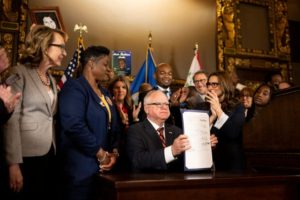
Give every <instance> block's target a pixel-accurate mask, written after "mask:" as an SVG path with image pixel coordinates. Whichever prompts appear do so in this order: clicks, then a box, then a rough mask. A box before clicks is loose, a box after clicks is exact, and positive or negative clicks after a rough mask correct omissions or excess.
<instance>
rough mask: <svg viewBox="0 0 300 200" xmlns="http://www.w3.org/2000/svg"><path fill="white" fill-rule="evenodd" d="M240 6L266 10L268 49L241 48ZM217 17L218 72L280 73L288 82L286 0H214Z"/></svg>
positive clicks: (288, 57) (289, 67)
mask: <svg viewBox="0 0 300 200" xmlns="http://www.w3.org/2000/svg"><path fill="white" fill-rule="evenodd" d="M241 4H243V6H246V7H247V5H249V9H250V8H251V7H250V6H260V7H263V8H265V9H266V11H267V21H268V34H269V41H268V42H269V48H268V49H267V50H266V49H249V48H245V47H243V45H242V41H243V35H242V27H243V26H242V23H244V22H243V21H241V10H240V9H241V7H240V5H241ZM216 14H217V70H219V71H228V72H229V73H231V72H233V71H234V70H235V69H236V68H244V69H245V68H248V69H250V70H251V69H265V70H276V71H278V70H280V71H281V72H282V74H283V76H284V77H285V78H286V79H287V80H292V77H291V70H292V66H291V63H290V45H289V43H290V36H289V31H288V18H287V0H216ZM254 17H255V16H254ZM257 31H259V30H257ZM257 61H258V62H257Z"/></svg>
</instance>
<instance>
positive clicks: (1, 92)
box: [0, 85, 21, 113]
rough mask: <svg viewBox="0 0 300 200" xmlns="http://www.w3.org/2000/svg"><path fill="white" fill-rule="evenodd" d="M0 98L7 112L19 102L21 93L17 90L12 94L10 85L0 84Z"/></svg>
mask: <svg viewBox="0 0 300 200" xmlns="http://www.w3.org/2000/svg"><path fill="white" fill-rule="evenodd" d="M0 98H1V99H2V101H3V103H4V106H5V108H6V110H7V112H8V113H11V112H12V111H13V110H14V109H15V107H16V105H17V104H18V103H19V101H20V98H21V93H19V92H18V93H16V94H13V93H12V92H11V87H10V86H8V87H6V86H5V85H0Z"/></svg>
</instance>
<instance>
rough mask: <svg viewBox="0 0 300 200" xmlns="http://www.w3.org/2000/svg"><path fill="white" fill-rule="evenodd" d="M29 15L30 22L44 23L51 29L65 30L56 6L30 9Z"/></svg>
mask: <svg viewBox="0 0 300 200" xmlns="http://www.w3.org/2000/svg"><path fill="white" fill-rule="evenodd" d="M30 16H31V21H32V23H35V24H41V25H45V26H48V27H50V28H53V29H61V30H65V27H64V24H63V20H62V17H61V14H60V11H59V8H58V7H48V8H36V9H31V10H30Z"/></svg>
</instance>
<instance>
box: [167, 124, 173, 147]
mask: <svg viewBox="0 0 300 200" xmlns="http://www.w3.org/2000/svg"><path fill="white" fill-rule="evenodd" d="M174 137H175V133H173V130H172V129H171V127H170V125H169V124H165V140H166V144H167V146H170V145H172V144H173V142H174V139H175V138H174Z"/></svg>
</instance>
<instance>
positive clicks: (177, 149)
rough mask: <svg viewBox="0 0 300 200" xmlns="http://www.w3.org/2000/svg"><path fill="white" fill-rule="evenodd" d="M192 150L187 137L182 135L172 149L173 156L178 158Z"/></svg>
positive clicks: (175, 141)
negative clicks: (186, 151)
mask: <svg viewBox="0 0 300 200" xmlns="http://www.w3.org/2000/svg"><path fill="white" fill-rule="evenodd" d="M190 148H191V145H190V142H189V139H188V136H187V135H184V134H181V135H179V136H178V137H177V138H176V139H175V140H174V142H173V144H172V146H171V149H172V154H173V156H174V157H175V156H177V155H179V154H181V153H182V152H184V151H185V150H188V149H190Z"/></svg>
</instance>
